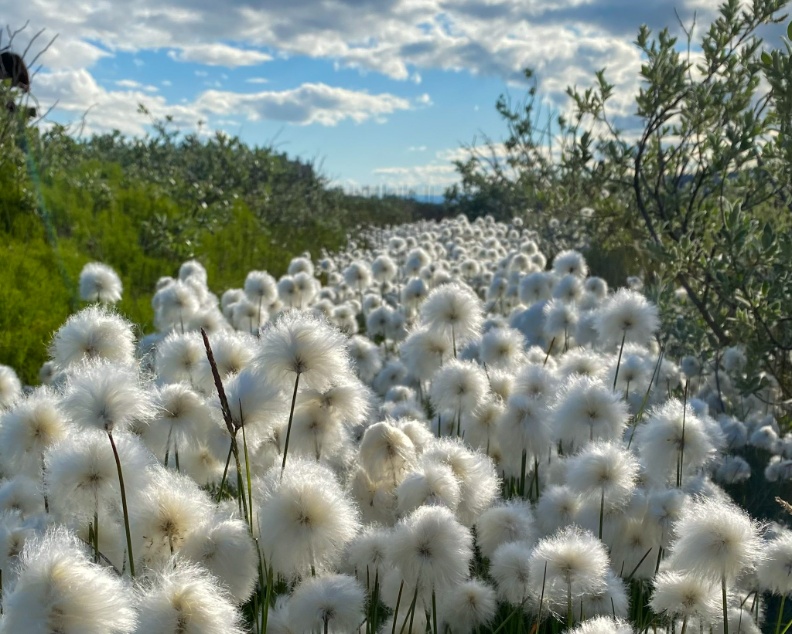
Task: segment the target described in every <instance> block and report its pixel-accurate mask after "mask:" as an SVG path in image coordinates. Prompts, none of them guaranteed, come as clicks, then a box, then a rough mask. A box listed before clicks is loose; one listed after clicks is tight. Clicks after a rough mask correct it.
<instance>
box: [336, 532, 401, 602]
mask: <svg viewBox="0 0 792 634" xmlns="http://www.w3.org/2000/svg"><path fill="white" fill-rule="evenodd" d="M389 541H390V529H387V528H384V527H382V526H379V525H377V524H370V525H369V526H367V527H366V528H364V529H363V530H362V531H361V532H360V533H359V534H358V535H357V536H355V538H354V539H352V541H351V542H349V545H348V546H347V550H346V554H345V556H344V563H345V568H346V569H349V570H351V571H352V572H354V573H355V576H356V577H357V579H358V581H360V582H361V583H363V584H365V585H366V589H367V590H369V591H371V590H372V589H373V586H374V584H375V583H376V582H379V583H381V582H382V580H383V579H384V578H385V572H386V571H387V570H388V569H389V568H390V563H389V562H388V560H387V551H388V542H389Z"/></svg>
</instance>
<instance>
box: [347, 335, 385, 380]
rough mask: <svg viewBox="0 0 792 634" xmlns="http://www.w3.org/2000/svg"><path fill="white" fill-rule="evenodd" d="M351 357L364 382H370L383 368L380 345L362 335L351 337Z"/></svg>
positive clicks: (349, 342)
mask: <svg viewBox="0 0 792 634" xmlns="http://www.w3.org/2000/svg"><path fill="white" fill-rule="evenodd" d="M347 345H348V346H349V358H350V360H351V361H352V365H353V367H354V368H355V370H356V371H357V375H358V377H360V380H361V381H363V382H364V383H370V382H371V381H372V380H373V379H374V377H375V376H376V375H377V372H379V371H380V370H381V369H382V356H381V354H380V351H379V347H377V345H376V344H374V343H373V342H372V341H370V340H369V339H367V338H365V337H361V336H360V335H355V336H353V337H350V338H349V341H348V344H347Z"/></svg>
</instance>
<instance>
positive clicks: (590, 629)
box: [570, 616, 633, 634]
mask: <svg viewBox="0 0 792 634" xmlns="http://www.w3.org/2000/svg"><path fill="white" fill-rule="evenodd" d="M570 634H633V629H632V626H631V625H630V624H629V623H628V622H626V621H624V620H622V619H620V618H614V617H612V616H595V617H594V618H592V619H588V620H586V621H583V622H582V623H579V624H578V625H577V627H575V629H574V630H571V631H570Z"/></svg>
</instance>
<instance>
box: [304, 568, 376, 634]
mask: <svg viewBox="0 0 792 634" xmlns="http://www.w3.org/2000/svg"><path fill="white" fill-rule="evenodd" d="M364 606H365V594H364V592H363V588H361V587H360V585H359V584H358V582H357V581H356V580H355V578H354V577H350V576H347V575H337V574H333V575H326V576H323V577H315V578H311V579H305V580H304V581H303V582H302V583H300V585H298V586H297V587H296V588H295V590H294V593H293V594H292V596H291V599H289V612H290V614H291V621H292V626H293V627H294V629H295V630H296V631H298V632H336V633H338V634H342V633H343V632H353V631H357V629H358V627H359V625H360V624H361V623H362V622H363V608H364Z"/></svg>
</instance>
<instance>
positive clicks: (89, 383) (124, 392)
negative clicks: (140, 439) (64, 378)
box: [62, 363, 153, 433]
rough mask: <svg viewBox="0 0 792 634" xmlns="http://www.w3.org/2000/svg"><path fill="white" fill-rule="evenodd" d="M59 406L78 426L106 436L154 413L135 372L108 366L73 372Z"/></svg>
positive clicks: (130, 368) (124, 429) (77, 369)
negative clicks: (61, 405)
mask: <svg viewBox="0 0 792 634" xmlns="http://www.w3.org/2000/svg"><path fill="white" fill-rule="evenodd" d="M62 404H63V409H64V411H65V412H66V414H67V415H68V416H69V418H70V419H71V420H72V421H73V422H74V423H75V424H76V425H77V426H79V427H82V428H94V429H100V430H103V431H106V432H108V433H112V432H114V431H126V430H128V429H129V428H130V427H131V426H132V425H133V423H135V422H136V421H140V420H146V419H148V418H149V416H151V414H152V412H153V407H152V404H151V399H150V397H149V394H148V392H147V391H146V390H145V389H144V387H143V386H142V385H141V383H140V380H139V378H138V374H137V372H136V371H135V369H134V368H132V367H128V366H121V365H113V364H110V363H93V364H89V365H83V366H80V367H79V368H75V369H74V370H73V372H72V373H71V377H70V379H69V382H68V384H67V385H66V389H65V393H64V397H63V401H62Z"/></svg>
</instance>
